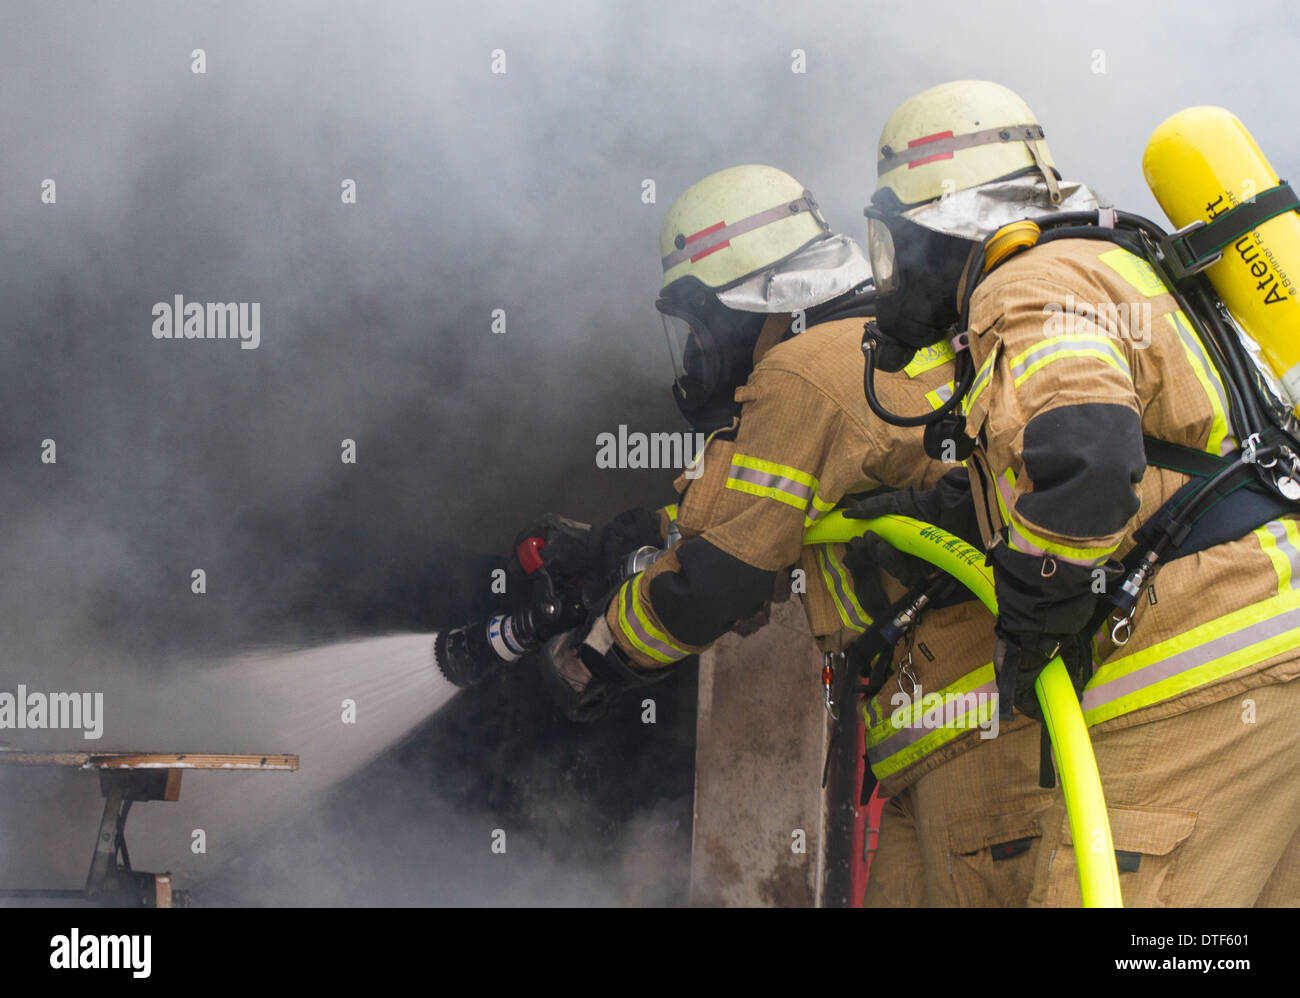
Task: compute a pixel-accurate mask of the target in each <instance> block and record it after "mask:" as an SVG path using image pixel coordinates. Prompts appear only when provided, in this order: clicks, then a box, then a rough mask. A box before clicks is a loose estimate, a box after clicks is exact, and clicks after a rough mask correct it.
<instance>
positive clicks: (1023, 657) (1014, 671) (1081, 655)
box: [993, 621, 1092, 721]
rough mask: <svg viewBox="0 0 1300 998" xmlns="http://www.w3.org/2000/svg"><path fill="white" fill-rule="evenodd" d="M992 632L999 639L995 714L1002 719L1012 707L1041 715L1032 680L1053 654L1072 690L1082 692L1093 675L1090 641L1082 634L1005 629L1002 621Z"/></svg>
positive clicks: (995, 652)
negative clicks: (1060, 664) (1056, 657)
mask: <svg viewBox="0 0 1300 998" xmlns="http://www.w3.org/2000/svg"><path fill="white" fill-rule="evenodd" d="M994 632H995V633H996V634H997V637H998V641H997V645H996V646H995V647H994V650H993V670H994V672H995V673H996V674H997V679H998V716H999V718H1000V719H1001V720H1003V721H1010V720H1011V718H1012V716H1013V714H1012V708H1013V707H1019V708H1020V710H1021V711H1022V712H1023V713H1025V714H1028V715H1029V716H1030V717H1032V718H1033V719H1034V720H1035V721H1041V720H1042V719H1043V712H1042V708H1041V706H1040V705H1039V703H1038V694H1037V693H1035V692H1034V683H1035V682H1037V681H1038V674H1039V673H1040V672H1042V671H1043V668H1044V667H1045V666H1046V665H1047V663H1048V662H1050V661H1051V660H1052V659H1053V658H1054V657H1055V656H1056V655H1060V656H1061V661H1062V662H1063V663H1064V664H1065V671H1066V672H1068V673H1069V674H1070V681H1071V683H1073V684H1074V689H1075V692H1082V690H1083V687H1084V684H1085V683H1087V682H1088V679H1089V678H1090V677H1091V675H1092V656H1091V655H1090V653H1089V643H1088V639H1087V638H1086V637H1083V636H1082V635H1078V634H1044V633H1043V632H1041V631H1033V632H1018V633H1017V632H1007V631H1004V630H1003V629H1002V624H1001V621H999V622H998V624H997V625H996V626H995V627H994Z"/></svg>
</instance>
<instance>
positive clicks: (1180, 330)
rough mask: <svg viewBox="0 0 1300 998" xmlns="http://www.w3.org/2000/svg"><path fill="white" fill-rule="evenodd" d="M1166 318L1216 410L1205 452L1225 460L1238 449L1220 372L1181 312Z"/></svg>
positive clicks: (1193, 371)
mask: <svg viewBox="0 0 1300 998" xmlns="http://www.w3.org/2000/svg"><path fill="white" fill-rule="evenodd" d="M1165 318H1166V319H1168V320H1169V324H1170V325H1171V326H1173V327H1174V332H1176V333H1177V334H1178V339H1179V342H1181V343H1182V345H1183V352H1184V353H1185V354H1187V363H1188V364H1189V365H1190V366H1191V368H1192V373H1193V374H1195V375H1196V380H1197V381H1198V382H1200V385H1201V389H1202V390H1203V391H1204V392H1205V398H1206V400H1207V401H1208V402H1209V403H1210V408H1211V409H1212V410H1213V411H1214V422H1213V424H1212V425H1211V426H1210V436H1209V439H1208V440H1206V442H1205V450H1206V452H1207V453H1210V454H1218V455H1219V456H1220V457H1225V456H1226V455H1228V454H1231V453H1232V452H1233V451H1235V450H1236V449H1237V438H1236V437H1234V436H1233V435H1232V434H1231V433H1229V432H1228V415H1227V413H1228V394H1227V392H1226V391H1224V388H1223V382H1222V381H1221V380H1220V379H1219V372H1218V371H1216V370H1215V369H1214V364H1213V363H1211V361H1210V358H1209V355H1208V354H1207V353H1206V352H1205V346H1204V345H1203V344H1202V343H1201V341H1200V338H1199V337H1198V336H1197V335H1196V330H1195V329H1193V328H1192V324H1191V323H1190V322H1188V321H1187V316H1186V315H1184V314H1183V312H1182V310H1181V309H1180V310H1179V311H1177V312H1172V313H1169V314H1167V315H1166V316H1165Z"/></svg>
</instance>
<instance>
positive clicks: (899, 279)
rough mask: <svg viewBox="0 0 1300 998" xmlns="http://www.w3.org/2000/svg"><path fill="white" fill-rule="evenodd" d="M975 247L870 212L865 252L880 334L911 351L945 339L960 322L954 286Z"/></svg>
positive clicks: (907, 222) (873, 210) (890, 216)
mask: <svg viewBox="0 0 1300 998" xmlns="http://www.w3.org/2000/svg"><path fill="white" fill-rule="evenodd" d="M974 246H975V243H973V242H971V241H970V240H968V239H961V238H958V237H956V236H947V235H944V234H943V233H940V232H935V231H933V230H932V229H927V228H925V227H924V226H920V225H917V224H915V223H913V222H909V221H908V220H907V219H905V218H902V217H901V216H897V215H885V214H884V213H883V212H879V211H877V210H875V209H874V208H868V209H867V250H868V253H869V255H870V257H871V268H872V272H873V273H874V274H875V279H876V289H877V296H878V297H877V304H876V309H877V314H876V323H877V325H878V326H879V328H880V331H881V333H883V334H884V335H885V336H887V337H888V338H889V339H892V340H894V341H895V342H897V343H900V344H903V346H904V347H906V348H908V349H910V350H912V351H915V350H916V349H919V348H920V347H925V346H930V345H932V344H934V343H937V342H938V341H939V340H941V339H944V338H945V337H946V336H948V335H949V330H950V327H952V326H953V325H954V324H955V323H956V322H957V320H958V319H959V318H960V316H959V314H958V311H957V285H958V282H959V281H960V280H961V273H962V269H963V268H964V267H965V266H966V260H967V258H968V257H969V256H970V252H971V250H972V249H973V248H974ZM883 360H884V358H883V357H882V361H883ZM903 363H904V364H905V363H906V360H904V361H903ZM881 366H882V367H884V366H885V365H884V363H883V362H882V364H881ZM900 366H901V365H900ZM886 369H889V368H886ZM893 369H894V370H897V369H898V368H896V367H895V368H893Z"/></svg>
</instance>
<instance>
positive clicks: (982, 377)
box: [961, 353, 998, 415]
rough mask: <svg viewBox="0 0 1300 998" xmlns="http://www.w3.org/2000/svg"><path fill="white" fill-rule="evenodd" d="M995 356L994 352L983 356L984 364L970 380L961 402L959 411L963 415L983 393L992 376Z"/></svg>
mask: <svg viewBox="0 0 1300 998" xmlns="http://www.w3.org/2000/svg"><path fill="white" fill-rule="evenodd" d="M997 356H998V355H997V354H996V353H991V354H989V356H988V357H987V358H985V360H984V364H983V365H982V366H981V367H980V369H979V371H978V372H977V373H976V375H975V380H974V381H972V382H971V385H970V391H968V392H967V393H966V397H965V398H964V399H963V400H962V403H961V411H962V413H963V415H969V413H970V411H971V409H972V408H973V407H974V405H975V400H976V399H978V398H979V397H980V396H981V395H983V394H984V389H985V388H987V387H988V386H989V381H990V380H991V379H992V378H993V365H994V363H995V362H996V360H997Z"/></svg>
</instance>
